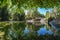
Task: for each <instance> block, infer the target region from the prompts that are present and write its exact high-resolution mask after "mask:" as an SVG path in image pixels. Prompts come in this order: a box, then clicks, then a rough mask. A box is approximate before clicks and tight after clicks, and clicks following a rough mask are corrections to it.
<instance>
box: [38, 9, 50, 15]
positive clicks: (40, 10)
mask: <svg viewBox="0 0 60 40" xmlns="http://www.w3.org/2000/svg"><path fill="white" fill-rule="evenodd" d="M37 10H38V12H39V13H41V14H44V15H45V14H46V11H49V12H50V11H51V8H49V9H45V8H38V9H37Z"/></svg>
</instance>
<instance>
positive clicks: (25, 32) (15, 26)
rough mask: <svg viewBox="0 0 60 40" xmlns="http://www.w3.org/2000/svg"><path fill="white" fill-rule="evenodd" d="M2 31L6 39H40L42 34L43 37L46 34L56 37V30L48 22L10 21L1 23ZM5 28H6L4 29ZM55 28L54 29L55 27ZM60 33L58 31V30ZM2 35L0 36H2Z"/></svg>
mask: <svg viewBox="0 0 60 40" xmlns="http://www.w3.org/2000/svg"><path fill="white" fill-rule="evenodd" d="M1 27H3V28H1ZM0 29H1V30H0V32H4V33H5V34H3V35H2V34H1V36H3V38H4V40H14V39H16V40H19V39H23V40H28V39H29V38H30V40H32V39H38V38H39V37H40V36H41V37H42V38H43V36H44V37H45V36H46V35H47V36H49V35H51V36H49V37H54V36H53V34H54V31H52V28H50V26H49V25H48V24H46V25H40V26H36V25H33V24H31V23H20V22H14V23H13V22H12V23H11V22H10V23H8V22H7V23H6V22H5V23H0ZM3 29H4V30H3ZM53 30H54V29H53ZM57 33H58V32H57ZM1 36H0V37H1Z"/></svg>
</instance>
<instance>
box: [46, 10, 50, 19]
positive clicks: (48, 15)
mask: <svg viewBox="0 0 60 40" xmlns="http://www.w3.org/2000/svg"><path fill="white" fill-rule="evenodd" d="M49 17H50V13H49V12H48V11H47V12H46V19H48V18H49Z"/></svg>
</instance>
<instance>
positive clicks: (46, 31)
mask: <svg viewBox="0 0 60 40" xmlns="http://www.w3.org/2000/svg"><path fill="white" fill-rule="evenodd" d="M37 33H38V36H39V35H45V34H46V33H47V34H52V31H51V30H47V29H46V27H45V26H44V27H43V28H40V29H39V30H38V31H37Z"/></svg>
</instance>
